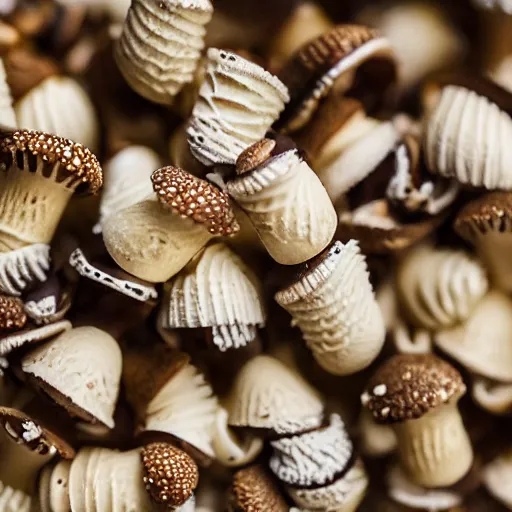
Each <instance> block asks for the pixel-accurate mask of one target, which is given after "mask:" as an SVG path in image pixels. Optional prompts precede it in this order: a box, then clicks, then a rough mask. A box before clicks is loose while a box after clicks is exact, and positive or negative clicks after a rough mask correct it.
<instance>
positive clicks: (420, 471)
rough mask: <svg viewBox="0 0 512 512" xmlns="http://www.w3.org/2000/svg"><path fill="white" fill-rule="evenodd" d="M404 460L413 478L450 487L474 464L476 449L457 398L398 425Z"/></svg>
mask: <svg viewBox="0 0 512 512" xmlns="http://www.w3.org/2000/svg"><path fill="white" fill-rule="evenodd" d="M394 428H395V432H396V434H397V437H398V448H399V456H400V461H401V463H402V465H403V467H404V468H405V470H406V471H407V473H408V474H409V476H410V478H411V479H412V480H413V481H414V482H415V483H417V484H418V485H422V486H424V487H447V486H449V485H452V484H454V483H456V482H458V481H459V480H460V479H461V478H462V477H463V476H464V475H465V474H466V473H467V472H468V471H469V469H470V468H471V465H472V463H473V449H472V447H471V442H470V440H469V437H468V434H467V432H466V430H465V428H464V424H463V422H462V418H461V415H460V413H459V410H458V408H457V404H456V402H448V403H446V404H443V405H440V406H438V407H436V408H435V409H433V410H431V411H430V412H428V413H427V414H425V415H424V416H422V417H421V418H419V419H415V420H407V421H404V422H403V423H397V424H395V425H394Z"/></svg>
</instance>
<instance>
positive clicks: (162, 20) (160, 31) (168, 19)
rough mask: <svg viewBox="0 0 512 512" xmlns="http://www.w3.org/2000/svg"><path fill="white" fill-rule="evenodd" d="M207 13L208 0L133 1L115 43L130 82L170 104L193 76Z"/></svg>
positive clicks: (210, 9)
mask: <svg viewBox="0 0 512 512" xmlns="http://www.w3.org/2000/svg"><path fill="white" fill-rule="evenodd" d="M212 13H213V7H212V4H211V3H210V0H164V1H161V2H154V1H152V0H135V1H133V2H132V4H131V6H130V9H129V11H128V15H127V17H126V20H125V23H124V27H123V32H122V34H121V37H120V38H119V40H118V41H117V43H116V47H115V57H116V62H117V65H118V66H119V69H120V70H121V73H122V74H123V75H124V77H125V79H126V81H127V82H128V83H129V84H130V86H131V87H132V88H133V89H134V90H135V91H136V92H138V93H139V94H140V95H141V96H144V97H145V98H147V99H149V100H151V101H154V102H156V103H163V104H166V105H170V104H171V103H172V102H173V99H174V97H175V96H176V95H177V94H178V93H179V92H180V90H181V89H182V87H183V86H184V85H185V84H186V83H188V82H191V81H192V80H193V78H194V72H195V70H196V67H197V65H198V61H199V58H200V56H201V51H202V50H203V48H204V36H205V34H206V28H205V27H206V25H207V24H208V22H209V21H210V19H211V17H212Z"/></svg>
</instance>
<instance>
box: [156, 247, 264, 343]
mask: <svg viewBox="0 0 512 512" xmlns="http://www.w3.org/2000/svg"><path fill="white" fill-rule="evenodd" d="M166 287H167V294H166V299H165V300H164V302H163V310H164V313H163V316H162V317H161V320H162V326H163V327H164V328H166V329H176V328H187V329H190V328H197V327H201V328H211V329H212V337H213V343H214V344H215V346H216V347H217V348H218V349H219V350H220V351H222V352H224V351H226V350H230V349H239V348H241V347H245V346H246V345H248V344H249V343H251V342H252V341H253V340H254V339H255V338H256V335H257V328H258V327H263V326H264V325H265V319H266V313H265V308H264V300H263V290H262V286H261V284H260V283H259V281H258V278H257V277H256V276H255V275H254V274H253V273H252V271H251V270H250V269H249V268H248V267H247V266H246V265H245V264H244V263H243V261H242V260H241V259H240V258H239V257H238V256H237V255H236V254H235V253H234V252H233V251H231V250H230V249H229V248H228V247H227V246H226V245H224V244H220V243H218V244H213V245H210V246H209V247H207V248H206V249H205V250H204V252H203V253H202V254H201V255H199V256H198V258H197V259H196V260H195V261H193V262H191V263H190V265H189V266H188V267H186V268H185V269H184V270H182V271H181V272H180V273H179V274H178V275H176V276H175V277H174V278H173V279H172V280H171V281H170V282H169V283H167V284H166Z"/></svg>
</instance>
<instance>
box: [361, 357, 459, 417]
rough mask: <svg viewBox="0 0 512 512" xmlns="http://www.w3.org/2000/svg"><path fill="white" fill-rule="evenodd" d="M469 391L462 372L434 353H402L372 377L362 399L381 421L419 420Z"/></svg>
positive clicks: (386, 363)
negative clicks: (439, 406)
mask: <svg viewBox="0 0 512 512" xmlns="http://www.w3.org/2000/svg"><path fill="white" fill-rule="evenodd" d="M465 392H466V386H465V385H464V382H463V380H462V376H461V375H460V373H459V372H458V371H457V370H456V369H455V368H453V366H451V365H450V364H448V363H447V362H446V361H443V360H442V359H440V358H438V357H436V356H434V355H432V354H400V355H397V356H394V357H392V358H391V359H389V360H388V361H386V362H385V363H384V364H383V365H382V366H381V367H380V368H379V369H378V370H377V372H376V374H375V375H374V376H373V378H372V379H371V380H370V382H369V384H368V386H367V388H366V390H365V392H364V393H363V394H362V395H361V401H362V403H363V405H364V406H365V407H367V408H368V409H369V410H370V411H371V413H372V414H373V417H374V419H375V420H376V421H377V422H380V423H395V422H401V421H405V420H412V419H418V418H420V417H421V416H423V415H424V414H426V413H427V412H429V411H430V410H432V409H433V408H435V407H437V406H438V405H441V404H444V403H447V402H449V401H450V400H452V399H458V398H459V397H460V396H462V395H463V394H464V393H465Z"/></svg>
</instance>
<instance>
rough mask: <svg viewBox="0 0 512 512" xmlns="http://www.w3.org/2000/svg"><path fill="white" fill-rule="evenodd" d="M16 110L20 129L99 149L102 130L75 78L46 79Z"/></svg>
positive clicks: (89, 101)
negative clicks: (51, 134)
mask: <svg viewBox="0 0 512 512" xmlns="http://www.w3.org/2000/svg"><path fill="white" fill-rule="evenodd" d="M14 109H15V112H16V118H17V120H18V126H19V127H20V128H24V129H27V130H37V131H40V132H44V133H55V134H58V135H59V136H61V137H66V138H68V139H71V140H73V141H76V142H80V143H81V144H83V145H84V146H85V147H87V148H90V149H91V151H97V150H98V149H99V140H98V136H99V133H100V127H99V120H98V116H97V114H96V111H95V108H94V105H93V104H92V102H91V100H90V99H89V96H88V95H87V93H86V92H85V90H84V89H83V88H82V87H81V86H80V85H79V84H78V82H77V81H76V80H74V79H72V78H69V77H64V76H57V75H54V76H51V77H49V78H47V79H46V80H44V81H43V82H41V83H40V84H39V85H37V86H36V87H34V88H33V89H31V90H30V91H29V92H28V93H27V94H26V95H25V96H23V98H21V99H20V100H19V101H17V102H16V104H15V106H14ZM78 120H79V122H77V121H78Z"/></svg>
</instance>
